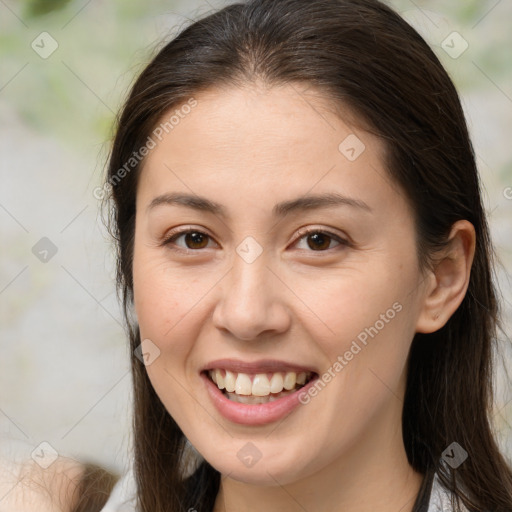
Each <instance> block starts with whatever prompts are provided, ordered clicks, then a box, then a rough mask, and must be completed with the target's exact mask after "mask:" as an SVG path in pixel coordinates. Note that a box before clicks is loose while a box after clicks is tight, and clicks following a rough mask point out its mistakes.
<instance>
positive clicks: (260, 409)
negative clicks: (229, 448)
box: [201, 373, 317, 425]
mask: <svg viewBox="0 0 512 512" xmlns="http://www.w3.org/2000/svg"><path fill="white" fill-rule="evenodd" d="M201 377H202V378H203V379H204V381H205V384H206V389H207V390H208V393H209V395H210V397H211V399H212V401H213V405H214V406H215V408H216V409H217V410H218V411H219V412H220V414H222V416H224V417H225V418H226V419H228V420H230V421H232V422H234V423H239V424H242V425H266V424H267V423H272V422H273V421H278V420H280V419H281V418H284V417H285V416H286V415H288V414H290V413H291V412H292V411H293V410H294V409H295V408H296V407H297V406H299V405H302V403H301V402H300V400H299V396H300V395H301V394H302V393H305V392H306V393H307V391H308V389H309V388H310V387H311V386H313V385H314V383H315V382H316V380H317V377H315V378H314V379H312V380H310V381H309V382H308V383H307V384H306V385H305V386H302V387H301V388H300V389H298V390H297V391H294V392H293V393H291V394H289V395H286V396H283V397H282V398H279V399H277V400H274V401H272V402H268V403H266V404H252V405H251V404H241V403H238V402H232V401H231V400H229V398H227V397H226V396H225V395H224V393H223V392H222V391H221V390H220V389H219V388H218V387H217V386H216V385H215V384H214V383H213V382H212V381H211V380H210V379H209V378H208V377H207V376H206V375H205V374H204V373H201Z"/></svg>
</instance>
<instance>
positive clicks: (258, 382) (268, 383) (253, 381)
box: [208, 369, 312, 396]
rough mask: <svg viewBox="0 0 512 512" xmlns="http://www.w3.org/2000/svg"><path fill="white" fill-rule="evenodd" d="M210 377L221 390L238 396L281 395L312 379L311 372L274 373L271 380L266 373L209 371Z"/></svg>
mask: <svg viewBox="0 0 512 512" xmlns="http://www.w3.org/2000/svg"><path fill="white" fill-rule="evenodd" d="M208 373H209V375H210V377H211V379H212V380H213V382H215V384H217V387H218V388H219V389H226V391H229V392H230V393H233V392H235V393H236V394H237V395H254V396H267V395H270V393H280V392H281V391H283V389H286V390H291V389H293V388H295V385H296V384H299V385H302V384H305V383H306V380H307V379H308V378H309V377H311V375H312V374H311V372H299V373H296V372H286V373H284V372H283V373H280V372H276V373H272V374H271V377H270V379H269V377H268V374H266V373H257V374H256V375H252V376H251V375H249V374H247V373H238V374H237V373H234V372H230V371H229V370H221V369H215V370H209V372H208Z"/></svg>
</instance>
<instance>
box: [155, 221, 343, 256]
mask: <svg viewBox="0 0 512 512" xmlns="http://www.w3.org/2000/svg"><path fill="white" fill-rule="evenodd" d="M195 232H197V233H201V234H203V235H206V236H207V237H208V238H210V240H213V241H215V239H214V238H213V236H212V235H210V234H209V233H208V232H207V230H205V229H204V228H202V227H201V228H199V229H198V228H195V227H193V226H187V227H184V228H183V227H182V228H177V229H175V230H171V231H170V232H169V233H166V235H165V236H164V238H163V240H162V242H160V244H159V245H160V246H170V245H173V241H174V240H176V239H177V238H178V237H180V236H182V235H186V234H188V233H195ZM311 233H321V234H323V235H327V236H328V237H329V238H332V239H333V240H335V241H336V242H338V244H339V245H341V246H351V245H352V242H351V240H350V239H349V237H346V236H345V237H343V236H341V235H339V234H336V233H334V232H332V231H329V230H328V229H326V228H320V227H307V228H306V227H304V228H299V229H298V230H297V236H296V238H295V241H294V242H293V243H292V245H296V244H297V243H298V242H299V241H300V240H302V238H304V237H305V236H307V235H309V234H311ZM215 243H217V242H215ZM336 247H338V246H336ZM336 247H334V248H331V249H326V250H323V251H313V250H311V251H307V250H306V252H311V253H315V252H316V253H329V252H332V251H333V250H336ZM205 249H206V248H205ZM172 250H173V251H177V252H182V253H186V254H190V253H200V252H202V251H203V250H204V249H188V248H183V247H179V246H174V247H172Z"/></svg>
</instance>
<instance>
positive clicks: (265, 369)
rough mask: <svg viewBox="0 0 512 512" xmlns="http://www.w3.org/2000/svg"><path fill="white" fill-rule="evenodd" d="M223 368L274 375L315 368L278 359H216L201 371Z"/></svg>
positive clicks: (307, 370)
mask: <svg viewBox="0 0 512 512" xmlns="http://www.w3.org/2000/svg"><path fill="white" fill-rule="evenodd" d="M216 368H219V369H220V368H222V369H224V370H229V371H231V372H235V373H273V372H312V373H317V372H316V371H315V370H314V368H311V367H308V366H304V365H301V364H296V363H292V362H289V361H280V360H278V359H260V360H258V361H251V362H249V361H242V360H240V359H216V360H215V361H211V362H209V363H208V364H206V365H204V366H203V368H202V369H201V371H208V370H214V369H216Z"/></svg>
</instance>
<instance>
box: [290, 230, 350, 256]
mask: <svg viewBox="0 0 512 512" xmlns="http://www.w3.org/2000/svg"><path fill="white" fill-rule="evenodd" d="M304 239H305V240H306V241H307V248H305V249H306V250H307V249H310V250H312V251H316V252H327V251H328V249H334V248H336V246H348V245H349V243H348V242H347V241H346V240H344V239H342V238H340V237H339V236H337V235H335V234H334V233H329V232H327V231H319V230H318V229H315V230H312V229H311V230H309V231H305V232H302V236H301V237H300V239H299V244H298V245H300V243H301V242H302V240H304ZM332 242H335V246H332V247H331V243H332ZM298 248H299V249H304V247H298Z"/></svg>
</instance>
